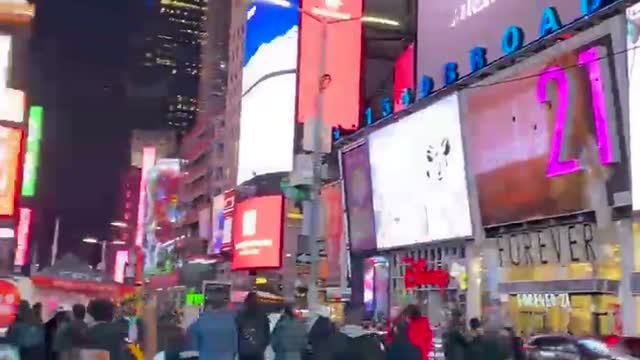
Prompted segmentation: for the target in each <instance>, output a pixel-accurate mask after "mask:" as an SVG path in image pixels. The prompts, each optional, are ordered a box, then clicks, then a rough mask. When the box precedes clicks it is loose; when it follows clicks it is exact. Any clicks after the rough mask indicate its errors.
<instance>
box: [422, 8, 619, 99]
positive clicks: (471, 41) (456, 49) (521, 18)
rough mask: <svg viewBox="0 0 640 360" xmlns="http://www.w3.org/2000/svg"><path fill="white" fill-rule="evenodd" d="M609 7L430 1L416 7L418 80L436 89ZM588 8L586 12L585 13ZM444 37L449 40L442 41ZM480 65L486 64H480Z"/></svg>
mask: <svg viewBox="0 0 640 360" xmlns="http://www.w3.org/2000/svg"><path fill="white" fill-rule="evenodd" d="M608 2H609V1H589V2H587V1H583V0H544V1H520V0H475V1H468V0H430V1H421V2H420V6H419V7H418V30H417V39H418V40H417V44H418V46H417V49H416V51H417V58H416V59H417V73H416V75H417V77H418V79H417V80H418V83H419V81H420V79H421V77H422V76H423V75H427V76H430V77H431V78H432V79H433V82H434V87H435V89H438V88H440V87H442V86H443V85H444V84H446V83H451V82H454V81H455V80H457V78H459V77H463V76H465V75H467V74H469V73H471V72H472V70H473V67H475V66H477V67H478V68H481V67H483V64H487V63H490V62H492V61H494V60H496V59H499V58H500V57H502V56H504V55H508V54H510V53H513V52H515V51H517V50H518V49H519V48H521V47H522V46H525V45H527V44H529V43H531V42H533V41H535V40H537V39H538V38H540V37H544V36H546V35H548V34H550V33H552V32H553V31H555V30H557V29H559V28H560V27H561V26H562V25H564V24H569V23H571V22H573V21H574V20H576V19H578V18H580V17H582V15H583V12H585V13H589V14H590V13H592V12H594V11H596V10H597V9H598V8H600V7H601V6H604V5H605V4H606V3H608ZM583 4H585V6H586V7H587V8H585V9H582V8H581V5H583ZM443 34H446V36H443ZM479 59H481V60H482V61H478V60H479Z"/></svg>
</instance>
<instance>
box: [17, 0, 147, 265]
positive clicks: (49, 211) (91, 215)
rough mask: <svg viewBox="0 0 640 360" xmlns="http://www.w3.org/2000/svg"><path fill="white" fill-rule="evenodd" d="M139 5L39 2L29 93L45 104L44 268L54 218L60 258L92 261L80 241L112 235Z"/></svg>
mask: <svg viewBox="0 0 640 360" xmlns="http://www.w3.org/2000/svg"><path fill="white" fill-rule="evenodd" d="M135 1H142V0H129V1H126V0H35V3H36V5H37V10H36V11H37V15H36V20H35V26H34V34H33V37H32V44H31V51H32V52H31V55H30V56H31V59H30V61H31V63H32V66H31V70H30V84H29V86H30V89H29V94H30V96H31V99H32V100H31V103H40V104H42V105H44V107H45V128H44V139H43V150H42V151H43V155H42V156H43V157H42V159H41V160H42V162H41V164H42V167H41V170H40V174H39V176H40V178H39V179H40V180H39V185H38V186H39V189H38V191H39V192H40V193H39V198H38V201H39V203H40V205H41V206H42V207H43V208H44V212H43V216H41V217H40V218H38V219H36V220H35V221H36V223H35V224H34V225H35V227H36V228H35V229H34V230H35V231H34V240H35V241H37V242H38V243H39V245H38V246H39V252H38V253H39V254H40V256H41V257H40V262H41V263H42V262H43V261H44V260H46V259H47V258H48V257H49V253H50V246H51V239H52V237H53V229H54V222H55V218H56V217H57V216H59V217H60V219H61V221H60V223H61V227H60V229H61V233H60V238H59V239H60V246H59V250H58V257H60V256H61V255H62V254H64V253H66V252H73V253H75V254H77V255H80V256H83V257H84V258H86V259H87V260H90V261H95V260H96V256H97V254H98V253H99V252H98V249H97V246H92V245H86V244H83V243H82V242H81V239H82V238H83V237H84V236H86V235H91V236H96V237H99V238H108V237H109V236H110V232H109V222H110V220H111V219H113V218H114V217H115V216H116V212H115V210H116V204H117V201H118V193H119V190H120V185H119V184H120V175H121V173H122V172H123V171H124V170H125V169H126V166H127V165H128V161H129V148H128V142H129V132H130V130H131V129H130V128H129V127H128V126H127V124H128V123H131V122H132V120H131V118H130V115H129V114H128V113H127V111H126V101H125V100H126V99H125V96H124V89H125V81H126V69H127V60H128V53H129V51H128V34H129V33H130V32H131V30H132V27H134V26H136V20H135V19H134V16H133V14H132V13H131V11H130V8H129V7H130V6H131V5H130V3H131V2H135Z"/></svg>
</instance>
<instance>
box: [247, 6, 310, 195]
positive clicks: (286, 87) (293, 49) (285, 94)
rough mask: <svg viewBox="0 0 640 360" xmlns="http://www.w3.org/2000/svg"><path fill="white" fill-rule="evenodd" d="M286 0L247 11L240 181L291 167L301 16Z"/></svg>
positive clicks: (254, 7)
mask: <svg viewBox="0 0 640 360" xmlns="http://www.w3.org/2000/svg"><path fill="white" fill-rule="evenodd" d="M290 2H291V4H292V7H291V8H283V7H279V6H276V5H272V4H268V3H261V2H257V1H256V2H253V3H252V4H251V5H250V6H249V7H248V10H247V27H246V45H245V46H246V48H245V60H244V68H243V72H242V112H241V117H240V146H239V154H238V178H237V182H238V184H240V183H242V182H244V181H246V180H249V179H251V178H252V177H254V176H256V175H262V174H267V173H273V172H279V171H291V170H292V168H293V140H294V126H295V107H296V85H297V75H296V71H297V67H298V24H299V22H300V15H299V12H298V9H297V8H298V6H299V5H298V0H294V1H290Z"/></svg>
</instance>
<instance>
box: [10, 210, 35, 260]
mask: <svg viewBox="0 0 640 360" xmlns="http://www.w3.org/2000/svg"><path fill="white" fill-rule="evenodd" d="M30 227H31V209H27V208H20V215H19V218H18V237H17V238H16V253H15V257H14V259H13V264H14V265H16V266H24V265H26V263H27V254H28V252H29V233H30Z"/></svg>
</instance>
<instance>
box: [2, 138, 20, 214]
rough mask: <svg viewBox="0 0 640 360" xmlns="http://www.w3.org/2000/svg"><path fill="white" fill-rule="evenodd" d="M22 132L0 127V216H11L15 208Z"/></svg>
mask: <svg viewBox="0 0 640 360" xmlns="http://www.w3.org/2000/svg"><path fill="white" fill-rule="evenodd" d="M21 146H22V130H19V129H14V128H10V127H6V126H0V164H2V167H0V216H13V214H14V213H15V206H16V192H17V186H18V178H19V177H18V171H19V170H18V169H19V168H20V166H19V165H20V149H21Z"/></svg>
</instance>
